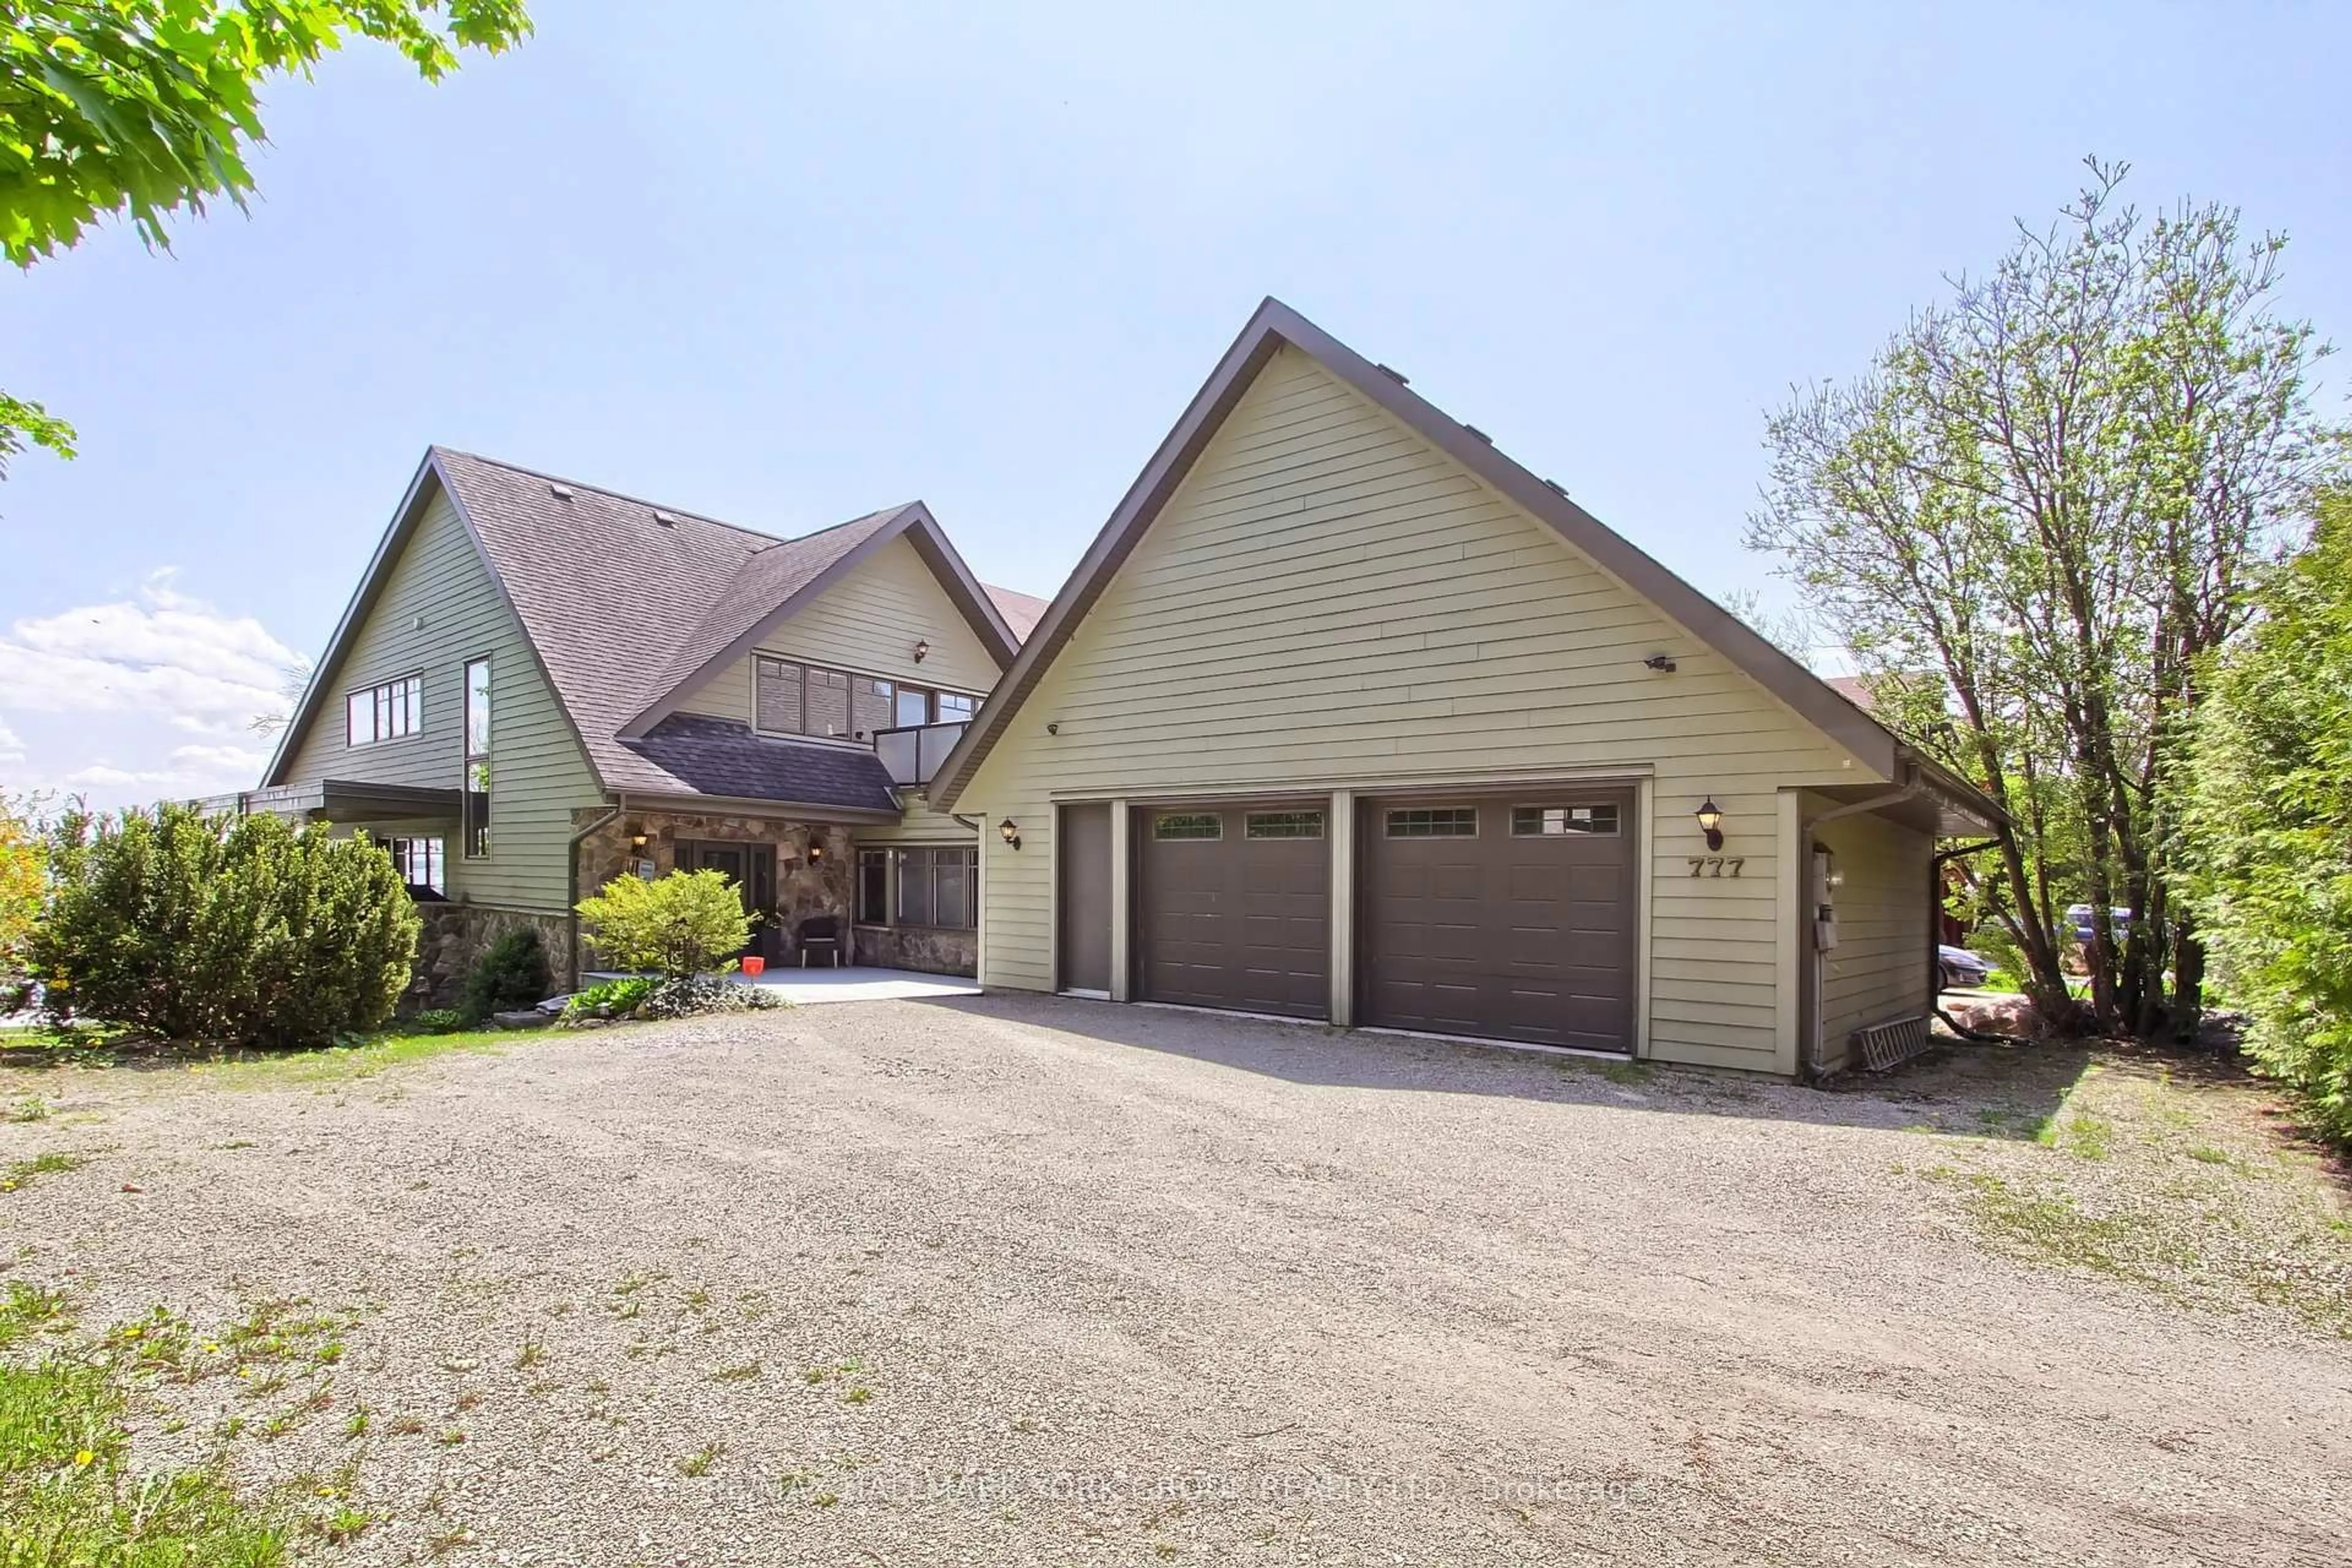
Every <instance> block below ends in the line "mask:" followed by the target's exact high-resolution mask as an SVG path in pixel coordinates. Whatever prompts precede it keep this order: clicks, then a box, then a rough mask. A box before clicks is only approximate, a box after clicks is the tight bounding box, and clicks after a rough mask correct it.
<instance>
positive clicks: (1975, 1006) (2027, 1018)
mask: <svg viewBox="0 0 2352 1568" xmlns="http://www.w3.org/2000/svg"><path fill="white" fill-rule="evenodd" d="M1944 1011H1945V1012H1947V1013H1949V1014H1950V1015H1951V1016H1952V1017H1953V1018H1954V1019H1955V1020H1957V1021H1958V1023H1959V1024H1960V1025H1961V1026H1962V1027H1964V1028H1969V1029H1976V1030H1979V1031H1980V1032H1982V1033H1984V1034H1988V1035H2015V1036H2017V1037H2019V1038H2021V1039H2028V1040H2032V1039H2039V1038H2041V1037H2042V1032H2043V1031H2042V1015H2041V1014H2040V1013H2038V1012H2036V1011H2034V1007H2033V1004H2032V1003H2031V1002H2029V1001H2027V1000H2026V999H2025V998H2024V997H2022V996H2018V995H2012V994H2005V993H1995V992H1987V993H1983V994H1978V995H1974V996H1947V997H1945V998H1944Z"/></svg>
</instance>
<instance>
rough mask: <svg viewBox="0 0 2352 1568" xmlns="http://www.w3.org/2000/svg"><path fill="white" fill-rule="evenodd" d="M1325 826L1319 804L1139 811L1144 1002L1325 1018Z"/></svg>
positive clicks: (1138, 917)
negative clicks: (1177, 1003) (1173, 1003)
mask: <svg viewBox="0 0 2352 1568" xmlns="http://www.w3.org/2000/svg"><path fill="white" fill-rule="evenodd" d="M1326 826H1327V815H1326V813H1325V811H1324V808H1323V805H1322V803H1321V802H1310V803H1305V804H1300V805H1263V806H1247V807H1244V806H1234V805H1227V806H1219V805H1181V806H1142V807H1139V808H1137V811H1136V814H1135V826H1134V832H1135V838H1136V842H1137V844H1138V845H1139V846H1140V848H1139V852H1138V855H1137V869H1138V872H1139V876H1138V878H1137V883H1136V898H1135V930H1136V942H1137V954H1136V956H1137V971H1138V978H1139V982H1140V985H1139V990H1140V994H1141V995H1142V996H1143V999H1144V1000H1145V1001H1148V1002H1181V1003H1186V1004H1189V1005H1192V1006H1196V1007H1234V1008H1239V1009H1242V1010H1244V1011H1245V1012H1251V1013H1280V1014H1285V1015H1287V1016H1295V1017H1300V1018H1320V1017H1324V1016H1328V1013H1329V1011H1330V980H1329V976H1330V972H1331V971H1330V964H1331V873H1330V845H1329V843H1328V841H1327V839H1326V837H1325V828H1326Z"/></svg>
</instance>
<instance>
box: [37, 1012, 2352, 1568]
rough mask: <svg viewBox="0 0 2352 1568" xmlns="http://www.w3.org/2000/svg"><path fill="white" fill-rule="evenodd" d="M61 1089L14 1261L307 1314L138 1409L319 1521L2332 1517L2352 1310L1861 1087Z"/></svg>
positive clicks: (1789, 1523) (1021, 1047) (1771, 1536)
mask: <svg viewBox="0 0 2352 1568" xmlns="http://www.w3.org/2000/svg"><path fill="white" fill-rule="evenodd" d="M30 1081H31V1075H15V1077H14V1079H13V1081H12V1082H11V1083H9V1084H6V1085H0V1088H5V1089H9V1090H11V1091H12V1092H22V1091H23V1088H24V1085H25V1084H26V1083H28V1082H30ZM37 1087H38V1088H39V1089H41V1090H42V1091H43V1092H46V1093H49V1094H54V1095H58V1096H59V1097H60V1100H59V1102H58V1105H57V1107H56V1108H55V1110H54V1112H53V1113H52V1114H51V1116H50V1117H49V1118H48V1120H47V1121H41V1122H38V1123H34V1124H29V1125H16V1126H6V1127H0V1147H5V1152H7V1155H8V1157H9V1158H10V1159H16V1158H21V1157H23V1156H24V1155H26V1153H28V1152H38V1151H42V1150H59V1151H64V1150H79V1151H85V1152H89V1154H90V1155H91V1156H92V1157H91V1158H90V1159H89V1163H87V1164H85V1165H84V1166H82V1167H81V1168H80V1169H78V1170H74V1171H70V1172H65V1173H58V1174H54V1175H48V1176H44V1177H42V1178H41V1179H40V1180H39V1181H37V1182H36V1183H32V1184H27V1185H26V1187H25V1188H24V1190H22V1191H20V1192H16V1193H14V1194H9V1195H8V1196H7V1197H6V1198H5V1200H0V1246H5V1249H6V1256H9V1257H12V1258H14V1259H15V1261H14V1262H13V1263H12V1264H11V1265H10V1266H9V1267H10V1269H11V1271H12V1272H13V1274H14V1275H15V1276H16V1277H19V1278H23V1279H37V1280H41V1281H44V1282H49V1283H58V1282H63V1283H65V1284H67V1285H68V1286H70V1287H72V1288H73V1289H75V1290H76V1291H77V1293H78V1294H79V1296H80V1297H81V1299H82V1309H83V1313H84V1317H85V1321H88V1322H90V1323H93V1324H100V1325H102V1324H103V1323H104V1322H105V1321H110V1319H119V1318H122V1317H127V1316H130V1315H131V1314H134V1313H138V1312H142V1311H145V1310H148V1309H150V1308H152V1306H155V1305H157V1304H162V1305H163V1306H165V1307H167V1308H168V1309H170V1310H173V1311H174V1312H183V1313H185V1314H187V1315H188V1317H189V1318H190V1320H191V1321H193V1322H194V1324H195V1325H197V1326H198V1335H197V1337H198V1338H203V1337H204V1336H205V1335H207V1334H211V1335H218V1334H222V1333H225V1332H226V1331H227V1330H226V1328H223V1327H218V1325H230V1324H234V1323H235V1322H236V1321H239V1320H247V1321H248V1322H250V1321H253V1314H254V1313H255V1312H256V1310H261V1311H262V1312H263V1313H264V1315H265V1317H267V1316H268V1315H270V1314H272V1313H274V1314H275V1315H276V1321H280V1322H287V1323H294V1324H296V1325H297V1326H295V1327H292V1328H289V1329H288V1330H287V1331H286V1334H287V1341H288V1343H289V1344H290V1345H293V1346H294V1347H296V1350H297V1352H301V1353H297V1354H296V1355H294V1356H293V1357H292V1359H291V1360H290V1361H289V1367H290V1368H293V1369H294V1370H293V1371H292V1372H291V1373H290V1375H288V1376H286V1377H284V1378H282V1379H280V1378H278V1377H274V1376H273V1377H271V1378H268V1379H265V1380H264V1381H265V1382H266V1383H268V1384H273V1385H274V1386H271V1387H269V1388H268V1389H266V1390H264V1389H261V1388H257V1386H256V1385H255V1384H252V1383H251V1382H249V1381H248V1382H246V1383H242V1384H240V1383H239V1382H238V1381H237V1380H236V1379H235V1378H226V1377H223V1378H200V1379H197V1380H195V1381H194V1382H192V1383H189V1384H168V1385H164V1386H162V1387H160V1388H159V1391H158V1395H157V1398H158V1403H157V1404H156V1405H155V1407H154V1409H153V1410H152V1411H151V1412H149V1413H148V1415H147V1416H146V1417H145V1420H144V1423H143V1424H142V1428H141V1436H140V1439H139V1441H140V1442H141V1443H142V1445H144V1446H147V1447H148V1448H149V1449H150V1450H151V1451H152V1452H153V1453H154V1454H155V1455H157V1456H158V1458H163V1457H174V1458H191V1457H199V1456H202V1455H205V1454H210V1453H214V1452H218V1451H222V1450H223V1447H224V1444H225V1447H226V1453H227V1455H228V1460H227V1462H228V1463H229V1464H230V1465H231V1466H232V1467H233V1468H235V1470H236V1473H237V1474H238V1476H239V1478H240V1479H242V1480H244V1481H247V1482H250V1483H253V1484H255V1485H262V1484H267V1483H271V1482H280V1481H283V1480H285V1479H287V1478H289V1477H291V1476H294V1475H297V1474H298V1473H299V1474H301V1475H303V1476H304V1477H305V1478H306V1479H308V1478H312V1477H318V1476H329V1475H334V1474H336V1473H337V1472H338V1471H339V1469H340V1472H341V1479H340V1482H339V1483H338V1484H341V1486H343V1487H344V1489H346V1490H348V1491H349V1492H351V1493H352V1495H353V1496H354V1497H355V1498H356V1499H357V1500H359V1502H360V1503H361V1504H362V1506H363V1508H364V1510H365V1511H366V1512H367V1513H368V1514H369V1515H370V1516H371V1517H372V1519H373V1522H372V1523H371V1524H369V1526H368V1527H367V1528H366V1529H365V1530H364V1531H362V1532H361V1533H360V1534H359V1535H358V1536H357V1537H356V1539H355V1540H353V1541H352V1542H350V1543H349V1544H345V1545H340V1546H328V1545H324V1544H319V1545H317V1546H316V1547H315V1548H314V1549H315V1550H316V1551H317V1552H319V1554H320V1557H321V1559H322V1560H327V1561H334V1562H351V1563H375V1562H383V1563H392V1562H409V1561H428V1560H432V1559H434V1558H436V1557H437V1558H440V1559H441V1560H444V1561H448V1562H453V1563H467V1562H485V1563H487V1562H493V1561H495V1562H498V1563H648V1564H651V1563H730V1562H742V1563H829V1564H830V1563H883V1564H887V1565H894V1568H903V1565H908V1564H916V1563H1158V1562H1167V1561H1173V1562H1200V1563H1223V1562H1232V1561H1247V1562H1258V1563H1411V1564H1414V1565H1416V1568H1418V1565H1422V1564H1435V1563H1580V1562H1589V1561H1601V1560H1623V1561H1628V1562H1639V1563H1748V1562H1757V1563H1766V1562H1769V1563H1866V1564H1882V1563H1954V1562H1963V1563H2070V1564H2071V1563H2313V1564H2316V1563H2345V1562H2352V1524H2348V1523H2347V1519H2352V1482H2347V1477H2352V1394H2347V1387H2352V1343H2347V1342H2344V1341H2341V1340H2337V1339H2333V1338H2330V1337H2327V1336H2325V1335H2322V1334H2318V1333H2315V1332H2311V1331H2305V1330H2301V1329H2298V1328H2297V1326H2296V1325H2295V1324H2294V1322H2293V1321H2288V1320H2285V1319H2283V1318H2281V1319H2273V1318H2269V1317H2263V1316H2260V1315H2236V1316H2231V1315H2225V1314H2221V1313H2218V1312H2209V1311H2205V1310H2199V1309H2195V1308H2189V1307H2182V1306H2178V1305H2171V1304H2168V1303H2166V1302H2165V1301H2163V1300H2158V1299H2155V1298H2152V1297H2151V1296H2150V1295H2149V1294H2147V1292H2145V1291H2141V1290H2135V1289H2131V1288H2129V1287H2128V1286H2127V1285H2125V1284H2123V1283H2120V1282H2116V1281H2114V1280H2109V1279H2101V1278H2098V1277H2095V1276H2091V1275H2076V1274H2073V1273H2069V1272H2067V1271H2064V1270H2061V1269H2053V1268H2042V1267H2036V1266H2033V1265H2032V1264H2029V1263H2026V1262H2021V1261H2014V1260H2011V1259H2008V1258H2001V1257H1999V1256H1996V1255H1993V1254H1990V1253H1988V1252H1987V1251H1986V1250H1985V1249H1984V1248H1983V1247H1981V1246H1980V1245H1979V1243H1978V1242H1977V1241H1976V1240H1975V1239H1974V1238H1972V1237H1970V1236H1969V1234H1967V1232H1966V1229H1965V1227H1964V1226H1959V1225H1957V1224H1956V1223H1954V1221H1953V1219H1952V1217H1951V1215H1950V1213H1949V1211H1948V1208H1946V1207H1941V1206H1939V1205H1938V1204H1937V1199H1936V1195H1935V1194H1934V1192H1933V1190H1932V1189H1931V1188H1930V1187H1928V1186H1927V1184H1922V1183H1919V1182H1917V1181H1916V1179H1911V1178H1906V1177H1905V1176H1904V1175H1903V1174H1902V1173H1901V1171H1902V1167H1903V1165H1904V1163H1905V1162H1906V1161H1911V1160H1916V1158H1917V1150H1918V1147H1919V1145H1920V1143H1921V1142H1922V1140H1921V1139H1920V1138H1919V1137H1918V1135H1917V1134H1916V1133H1915V1132H1910V1131H1905V1126H1906V1122H1910V1121H1916V1110H1915V1109H1913V1108H1909V1107H1906V1106H1905V1105H1902V1104H1899V1103H1896V1102H1895V1101H1894V1100H1889V1099H1885V1098H1879V1097H1876V1096H1874V1095H1872V1094H1844V1095H1822V1094H1818V1093H1812V1092H1808V1091H1803V1090H1799V1089H1794V1088H1790V1087H1787V1086H1780V1085H1770V1084H1758V1083H1752V1082H1746V1081H1739V1080H1735V1079H1728V1078H1723V1077H1715V1076H1710V1075H1703V1074H1697V1073H1678V1072H1651V1073H1647V1074H1641V1073H1636V1072H1632V1071H1624V1070H1621V1071H1620V1072H1618V1073H1616V1074H1613V1075H1612V1074H1608V1073H1603V1072H1601V1071H1600V1070H1597V1069H1595V1068H1593V1067H1591V1065H1589V1064H1567V1063H1562V1062H1559V1061H1558V1060H1554V1059H1549V1058H1530V1057H1527V1056H1522V1055H1516V1054H1511V1053H1504V1052H1483V1051H1475V1050H1464V1049H1457V1048H1454V1047H1445V1046H1439V1045H1435V1044H1430V1043H1424V1042H1416V1041H1411V1040H1404V1039H1396V1038H1383V1037H1370V1036H1351V1037H1338V1036H1330V1035H1327V1034H1325V1033H1324V1032H1322V1031H1319V1030H1317V1029H1313V1028H1304V1027H1286V1026H1276V1025H1262V1024H1257V1023H1254V1022H1248V1021H1242V1020H1223V1019H1217V1018H1214V1017H1210V1016H1200V1015H1192V1014H1181V1013H1173V1012H1162V1011H1157V1010H1148V1009H1134V1008H1115V1007H1112V1006H1109V1005H1098V1004H1087V1003H1080V1002H1062V1001H1049V1000H1044V999H1024V998H1007V997H989V998H982V999H976V1000H969V1001H957V1002H950V1003H937V1004H931V1003H877V1004H872V1005H843V1006H828V1007H811V1008H805V1009H799V1010H795V1011H793V1012H791V1013H788V1014H783V1015H771V1016H757V1017H752V1018H748V1019H747V1018H730V1019H726V1020H723V1021H700V1022H691V1023H684V1024H675V1025H662V1026H640V1027H632V1028H627V1029H614V1030H608V1031H604V1032H601V1033H590V1034H581V1035H569V1036H563V1037H541V1038H535V1039H532V1040H530V1041H529V1042H527V1043H522V1044H519V1045H518V1046H516V1047H514V1048H513V1049H511V1050H509V1051H505V1052H503V1053H501V1054H497V1055H470V1056H468V1055H459V1056H452V1057H447V1058H438V1059H436V1060H433V1061H429V1062H425V1063H421V1064H415V1065H411V1066H407V1067H403V1068H396V1069H394V1070H392V1071H388V1072H386V1073H383V1074H382V1075H380V1076H377V1077H373V1078H369V1079H360V1080H357V1081H352V1082H344V1083H331V1084H327V1085H323V1086H322V1085H297V1086H290V1087H289V1086H283V1085H268V1084H265V1085H263V1086H261V1087H255V1086H253V1085H251V1084H247V1085H244V1086H236V1085H234V1084H232V1083H229V1082H226V1081H222V1080H221V1079H218V1078H217V1077H215V1078H206V1077H205V1076H203V1075H192V1074H189V1073H186V1072H184V1071H160V1072H132V1071H109V1072H88V1073H55V1074H49V1075H46V1076H45V1077H44V1078H43V1079H42V1081H41V1082H40V1083H39V1084H38V1085H37ZM2052 1157H2053V1158H2055V1157H2057V1156H2055V1155H2053V1156H2052ZM134 1188H135V1189H137V1190H135V1191H133V1190H131V1189H134ZM273 1304H274V1305H273ZM304 1318H307V1319H309V1320H310V1321H309V1322H308V1323H301V1322H300V1321H299V1320H301V1319H304ZM305 1335H307V1336H310V1337H309V1338H304V1337H303V1336H305ZM314 1342H323V1343H331V1344H332V1345H333V1346H335V1347H336V1348H337V1349H338V1350H339V1351H340V1358H339V1359H337V1358H335V1357H332V1356H329V1355H327V1354H325V1353H324V1352H320V1353H319V1354H316V1355H310V1354H308V1353H307V1352H303V1351H302V1347H306V1346H309V1345H310V1344H312V1343H314ZM230 1421H234V1422H235V1423H236V1426H235V1427H234V1428H231V1427H227V1426H224V1423H226V1422H230ZM228 1430H235V1431H236V1433H237V1436H235V1437H234V1438H233V1439H226V1440H225V1439H224V1437H223V1436H222V1434H223V1433H224V1432H225V1431H228Z"/></svg>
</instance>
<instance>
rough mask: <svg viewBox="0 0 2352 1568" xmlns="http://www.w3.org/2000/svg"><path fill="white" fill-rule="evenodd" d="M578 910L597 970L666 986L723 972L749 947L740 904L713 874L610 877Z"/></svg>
mask: <svg viewBox="0 0 2352 1568" xmlns="http://www.w3.org/2000/svg"><path fill="white" fill-rule="evenodd" d="M578 908H579V910H580V918H581V919H582V920H583V921H586V922H587V927H588V940H589V941H590V942H592V943H593V945H594V947H595V949H596V952H598V954H599V955H601V956H602V957H603V958H604V962H605V963H610V964H613V965H614V966H615V967H617V968H621V969H650V970H652V971H654V972H655V973H657V974H660V975H663V976H665V977H666V978H668V979H674V980H675V979H683V978H685V977H687V976H688V975H694V974H700V973H705V972H706V971H709V970H713V969H717V968H719V967H720V966H721V965H729V966H731V964H732V962H733V959H734V956H735V954H736V953H737V952H740V951H741V950H742V947H743V944H744V943H745V942H750V941H751V917H750V916H749V915H747V914H745V913H744V912H743V900H742V897H741V895H740V894H739V893H738V892H737V891H736V889H735V884H734V883H732V882H730V881H729V880H728V879H727V878H726V876H725V874H724V873H722V872H719V871H672V872H671V873H670V874H669V875H668V876H667V877H664V878H661V879H658V880H656V881H651V882H648V881H646V880H645V879H642V878H637V877H616V878H614V879H613V880H612V881H610V882H608V883H606V884H605V887H604V891H603V892H601V893H599V894H597V895H596V896H595V897H594V898H591V899H583V900H580V903H579V905H578Z"/></svg>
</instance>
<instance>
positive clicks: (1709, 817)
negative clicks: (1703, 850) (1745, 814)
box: [1698, 795, 1723, 849]
mask: <svg viewBox="0 0 2352 1568" xmlns="http://www.w3.org/2000/svg"><path fill="white" fill-rule="evenodd" d="M1698 830H1699V831H1700V832H1701V833H1704V834H1706V847H1708V848H1709V849H1720V848H1722V847H1723V808H1722V807H1721V806H1719V805H1716V804H1715V796H1713V795H1708V796H1707V797H1706V805H1702V806H1700V807H1699V808H1698Z"/></svg>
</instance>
